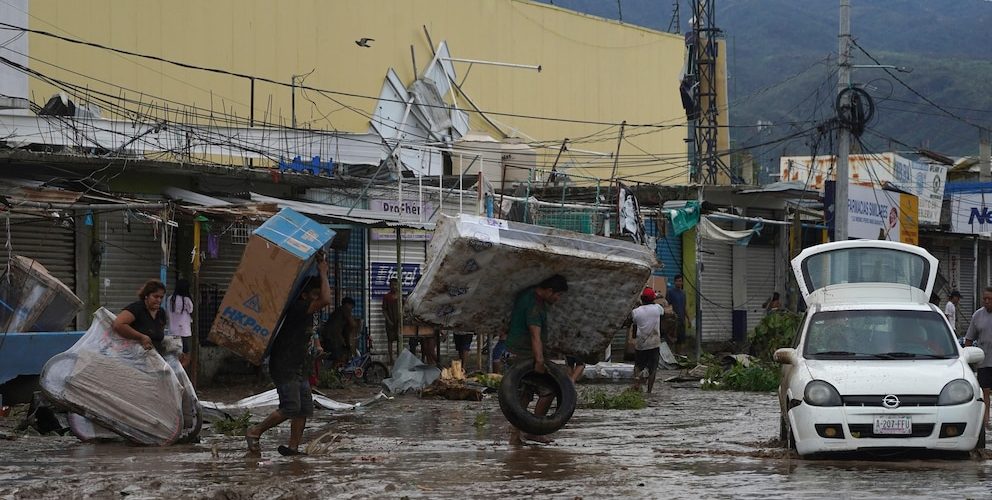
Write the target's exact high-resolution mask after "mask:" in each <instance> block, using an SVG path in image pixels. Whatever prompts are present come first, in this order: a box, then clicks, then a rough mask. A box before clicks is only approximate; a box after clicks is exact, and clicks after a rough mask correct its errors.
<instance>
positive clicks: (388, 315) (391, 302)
mask: <svg viewBox="0 0 992 500" xmlns="http://www.w3.org/2000/svg"><path fill="white" fill-rule="evenodd" d="M382 317H383V319H385V320H386V356H387V359H388V361H389V365H390V366H392V364H393V346H394V345H395V346H396V356H399V355H400V344H399V340H400V318H401V317H400V282H399V280H397V279H396V278H390V279H389V292H388V293H386V295H383V296H382Z"/></svg>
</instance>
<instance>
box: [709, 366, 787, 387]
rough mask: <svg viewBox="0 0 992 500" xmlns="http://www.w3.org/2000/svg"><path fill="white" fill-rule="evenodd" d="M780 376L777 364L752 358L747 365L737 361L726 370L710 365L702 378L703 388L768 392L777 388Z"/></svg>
mask: <svg viewBox="0 0 992 500" xmlns="http://www.w3.org/2000/svg"><path fill="white" fill-rule="evenodd" d="M714 368H715V369H714ZM780 376H781V368H780V367H779V366H778V365H776V364H774V363H770V362H767V361H759V360H757V359H752V361H751V363H750V364H749V365H748V366H744V364H743V363H741V362H737V363H735V364H734V366H733V367H731V368H730V369H729V370H726V371H723V370H721V369H720V367H719V365H711V367H710V369H709V370H707V372H706V378H705V379H703V389H709V390H728V391H747V392H769V391H774V390H776V389H778V383H779V377H780Z"/></svg>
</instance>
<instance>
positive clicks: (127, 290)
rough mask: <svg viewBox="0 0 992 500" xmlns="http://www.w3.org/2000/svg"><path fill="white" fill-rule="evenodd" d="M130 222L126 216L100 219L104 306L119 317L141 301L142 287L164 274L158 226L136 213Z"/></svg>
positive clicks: (129, 218) (102, 301) (110, 215)
mask: <svg viewBox="0 0 992 500" xmlns="http://www.w3.org/2000/svg"><path fill="white" fill-rule="evenodd" d="M127 221H128V224H125V215H124V212H110V213H106V214H103V215H101V216H100V219H99V224H100V228H99V234H100V239H101V240H102V241H103V244H104V253H103V264H102V266H101V267H100V284H99V286H100V305H102V306H103V307H106V308H107V309H109V310H110V311H111V312H113V313H115V314H116V313H118V312H120V310H121V309H123V308H124V307H125V306H127V305H128V304H130V303H131V302H134V301H135V300H138V291H139V290H140V289H141V286H142V285H144V283H145V282H146V281H148V280H151V279H155V280H157V279H159V275H160V270H161V262H162V250H161V245H160V243H159V238H158V236H160V235H158V234H157V233H156V228H155V226H154V225H153V224H152V223H151V221H149V220H148V219H146V218H144V217H141V216H138V215H136V214H135V213H133V212H132V213H129V215H128V216H127ZM159 229H161V225H159ZM169 255H172V252H171V251H170V252H169Z"/></svg>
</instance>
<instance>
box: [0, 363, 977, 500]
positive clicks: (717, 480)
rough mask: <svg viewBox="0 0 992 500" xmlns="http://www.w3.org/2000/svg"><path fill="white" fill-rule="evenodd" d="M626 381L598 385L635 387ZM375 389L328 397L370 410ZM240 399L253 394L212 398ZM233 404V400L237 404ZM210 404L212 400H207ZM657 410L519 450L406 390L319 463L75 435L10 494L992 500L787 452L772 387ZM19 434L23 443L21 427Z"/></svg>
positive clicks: (611, 413) (924, 472) (972, 464)
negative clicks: (94, 439)
mask: <svg viewBox="0 0 992 500" xmlns="http://www.w3.org/2000/svg"><path fill="white" fill-rule="evenodd" d="M624 387H625V386H623V385H620V384H582V385H580V387H579V390H580V401H581V400H582V395H583V394H588V393H589V392H590V391H594V390H607V391H611V392H616V391H620V390H622V389H623V388H624ZM376 392H378V391H377V390H376V389H374V388H363V387H352V388H349V389H346V390H340V391H331V392H329V393H328V396H330V397H332V398H335V399H338V400H341V401H348V402H358V401H363V400H367V399H368V398H369V397H371V396H373V395H374V394H375V393H376ZM205 394H209V395H210V396H211V397H215V398H217V399H225V400H227V401H233V400H235V399H237V398H239V397H242V396H244V395H245V394H244V393H243V391H242V393H237V394H236V393H233V392H230V393H228V392H224V393H218V392H217V391H213V392H212V393H210V392H208V393H205ZM225 395H227V396H229V397H226V398H224V396H225ZM204 399H206V398H204ZM648 403H649V405H648V407H647V408H645V409H643V410H593V409H588V408H584V407H582V406H580V407H579V409H578V410H576V412H575V415H574V417H573V418H572V420H571V422H570V423H569V424H568V426H567V427H565V428H564V429H562V430H561V431H559V432H558V433H556V434H555V435H554V437H555V440H556V442H555V443H554V444H552V445H547V446H544V445H527V446H511V445H509V444H508V443H507V440H506V438H507V429H508V428H507V424H506V422H505V421H504V420H503V418H502V415H501V414H500V412H499V407H498V404H497V402H496V400H495V398H487V399H485V400H483V401H482V402H469V401H445V400H435V399H430V400H425V399H419V398H418V397H417V396H416V395H404V396H399V397H396V398H395V399H392V400H389V401H383V402H381V403H379V404H376V405H373V406H370V407H368V408H364V409H362V410H359V411H355V412H351V413H344V414H336V415H332V414H329V413H327V412H322V413H318V414H317V415H316V417H315V418H314V419H312V420H311V421H310V422H309V425H308V427H307V432H306V435H305V438H304V439H305V441H311V440H314V439H316V438H318V437H319V436H322V435H325V434H327V433H330V435H327V436H325V440H330V441H331V444H330V445H329V447H328V448H327V449H326V450H324V452H322V453H320V454H318V455H311V456H308V457H303V458H287V457H282V456H280V455H279V454H278V453H276V447H277V446H278V445H279V444H283V443H284V442H285V440H286V439H287V437H288V433H289V429H288V424H283V426H280V427H278V428H276V429H273V430H272V431H270V432H269V433H267V434H266V435H265V436H264V437H263V439H262V447H263V456H262V457H261V458H246V457H245V453H244V452H245V447H244V440H243V438H240V437H230V436H225V435H222V434H214V433H212V432H211V431H210V428H209V427H208V426H207V427H205V428H204V433H203V435H202V442H200V443H199V444H193V445H179V446H172V447H167V448H145V447H137V446H132V445H128V444H125V443H122V442H110V443H93V444H91V443H81V442H79V441H78V440H76V439H75V438H73V437H48V436H29V435H28V436H25V435H21V434H18V433H12V434H14V437H15V439H13V440H0V497H2V498H62V499H66V498H85V497H92V498H127V499H129V500H130V499H141V498H176V497H183V498H217V499H249V498H259V499H263V498H264V499H275V498H315V497H320V498H330V497H334V498H369V497H374V498H402V497H409V498H478V497H484V498H523V497H537V498H575V497H586V498H602V497H612V496H618V497H638V498H762V499H766V498H795V497H797V496H799V497H807V496H808V497H827V496H829V497H839V498H901V497H927V498H936V497H944V498H946V497H955V498H979V497H988V496H990V495H992V461H987V460H985V459H984V457H981V456H956V457H944V456H901V457H897V458H888V459H880V458H872V457H858V456H854V457H844V459H831V460H822V459H821V460H803V459H800V458H798V457H796V456H794V455H792V454H791V453H789V452H787V451H785V450H783V449H782V448H781V446H780V443H779V442H778V441H777V437H778V408H777V402H776V399H775V396H774V395H773V394H771V393H760V394H759V393H733V392H715V391H701V390H699V389H698V387H697V386H696V385H695V384H691V383H689V384H675V385H672V384H666V383H659V384H658V385H657V386H656V387H655V394H653V395H649V396H648ZM8 433H11V432H9V431H8Z"/></svg>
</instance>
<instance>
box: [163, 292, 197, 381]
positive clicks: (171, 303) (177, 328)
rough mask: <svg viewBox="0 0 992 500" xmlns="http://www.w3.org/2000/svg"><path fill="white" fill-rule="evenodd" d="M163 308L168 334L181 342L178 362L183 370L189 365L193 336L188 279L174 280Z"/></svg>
mask: <svg viewBox="0 0 992 500" xmlns="http://www.w3.org/2000/svg"><path fill="white" fill-rule="evenodd" d="M164 309H165V316H166V318H167V319H168V322H169V335H170V336H172V337H177V338H179V340H181V341H182V343H183V355H182V356H181V357H180V358H179V362H180V363H181V364H182V365H183V369H184V370H185V369H187V367H188V366H189V359H190V358H189V356H190V354H189V353H190V349H191V344H192V342H191V340H192V338H193V299H192V298H191V297H190V296H189V281H187V280H184V279H181V280H178V281H176V289H175V290H173V292H172V295H170V296H169V298H167V299H166V300H165V308H164ZM187 371H188V370H187Z"/></svg>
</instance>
